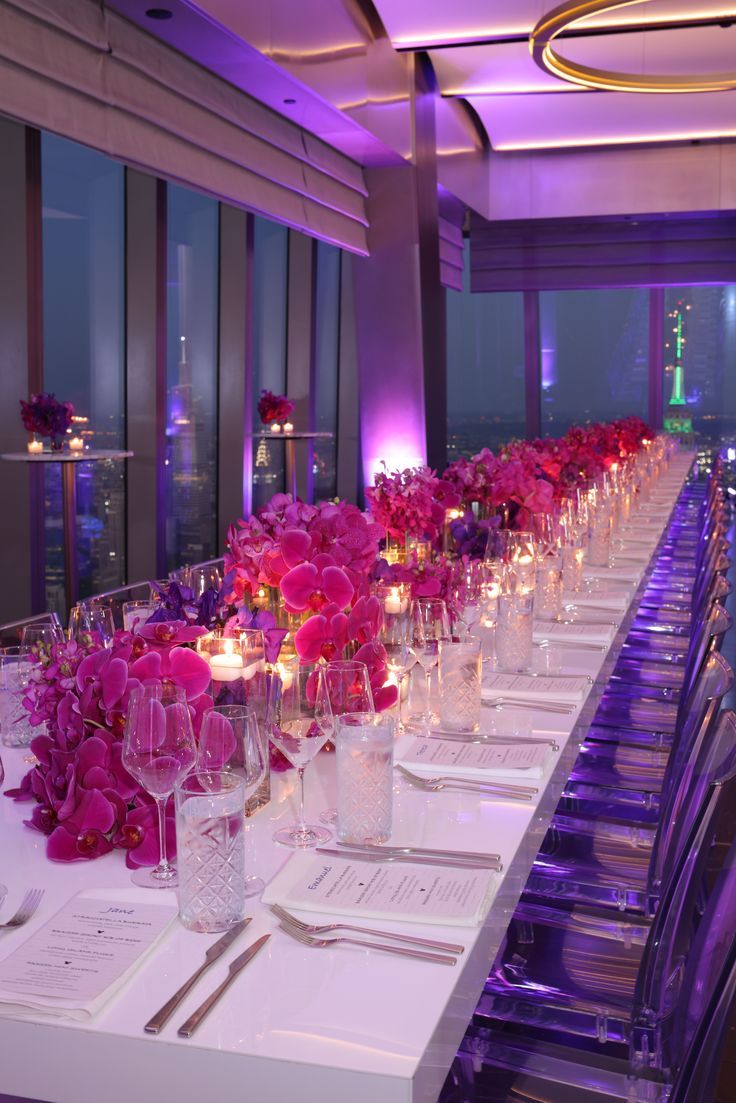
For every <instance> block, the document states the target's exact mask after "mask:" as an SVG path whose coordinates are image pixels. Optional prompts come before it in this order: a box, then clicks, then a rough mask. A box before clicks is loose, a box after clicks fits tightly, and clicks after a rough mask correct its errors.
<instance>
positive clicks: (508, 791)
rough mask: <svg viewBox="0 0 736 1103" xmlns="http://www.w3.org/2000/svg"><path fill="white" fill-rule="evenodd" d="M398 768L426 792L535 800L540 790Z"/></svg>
mask: <svg viewBox="0 0 736 1103" xmlns="http://www.w3.org/2000/svg"><path fill="white" fill-rule="evenodd" d="M396 769H397V770H398V771H399V772H400V773H402V774H403V775H404V777H405V778H406V780H407V781H409V782H411V784H412V785H416V786H417V788H418V789H424V790H425V792H431V793H439V792H440V791H441V790H442V789H458V790H459V791H460V792H462V793H478V794H479V795H480V796H489V797H503V798H505V799H507V800H533V799H534V794H535V793H538V792H539V790H538V789H535V788H533V787H532V786H531V785H507V784H506V783H505V782H494V781H476V780H475V778H460V777H458V778H454V777H449V776H440V777H419V775H418V774H413V773H412V772H411V770H407V769H406V767H405V766H401V765H400V764H399V763H397V764H396Z"/></svg>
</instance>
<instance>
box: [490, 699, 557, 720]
mask: <svg viewBox="0 0 736 1103" xmlns="http://www.w3.org/2000/svg"><path fill="white" fill-rule="evenodd" d="M481 705H482V706H483V708H486V709H504V708H507V709H531V710H532V712H550V713H554V714H555V715H557V716H570V715H571V714H572V713H573V712H575V711H576V710H577V707H578V706H577V705H566V704H565V703H564V702H562V701H534V700H532V698H531V697H484V698H483V699H482V700H481Z"/></svg>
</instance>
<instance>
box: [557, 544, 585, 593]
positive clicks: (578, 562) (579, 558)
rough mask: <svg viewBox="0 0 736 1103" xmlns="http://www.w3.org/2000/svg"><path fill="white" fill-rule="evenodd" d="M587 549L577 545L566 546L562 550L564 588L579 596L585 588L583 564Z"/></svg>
mask: <svg viewBox="0 0 736 1103" xmlns="http://www.w3.org/2000/svg"><path fill="white" fill-rule="evenodd" d="M584 563H585V549H584V548H581V547H578V546H576V545H572V544H570V545H566V546H565V547H564V548H563V549H562V588H563V590H568V591H570V592H571V593H574V594H578V593H580V591H581V590H582V588H583V564H584Z"/></svg>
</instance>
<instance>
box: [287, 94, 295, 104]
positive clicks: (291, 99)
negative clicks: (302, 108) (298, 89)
mask: <svg viewBox="0 0 736 1103" xmlns="http://www.w3.org/2000/svg"><path fill="white" fill-rule="evenodd" d="M284 103H288V104H292V103H296V100H295V99H293V97H292V96H287V98H286V99H285V100H284Z"/></svg>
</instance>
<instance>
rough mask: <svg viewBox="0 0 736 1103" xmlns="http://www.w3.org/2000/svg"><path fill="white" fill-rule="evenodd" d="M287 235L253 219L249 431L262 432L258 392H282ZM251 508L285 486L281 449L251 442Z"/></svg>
mask: <svg viewBox="0 0 736 1103" xmlns="http://www.w3.org/2000/svg"><path fill="white" fill-rule="evenodd" d="M288 248H289V231H288V230H287V229H286V227H285V226H279V225H278V224H277V223H275V222H268V221H267V220H266V219H264V218H256V219H255V226H254V235H253V431H254V433H259V432H262V431H263V429H264V426H263V425H262V424H261V421H260V418H259V416H258V413H257V405H258V399H259V397H260V393H261V391H262V390H268V391H272V392H273V393H274V394H284V393H285V391H286V312H287V306H288V274H289V253H288ZM254 446H255V447H254V457H253V508H254V509H257V508H258V507H259V506H261V505H263V503H264V502H266V501H268V499H269V498H270V497H271V495H272V494H275V493H276V491H277V490H283V487H284V470H285V468H284V445H283V444H281V443H279V442H278V441H271V440H258V439H256V440H255V441H254Z"/></svg>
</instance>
